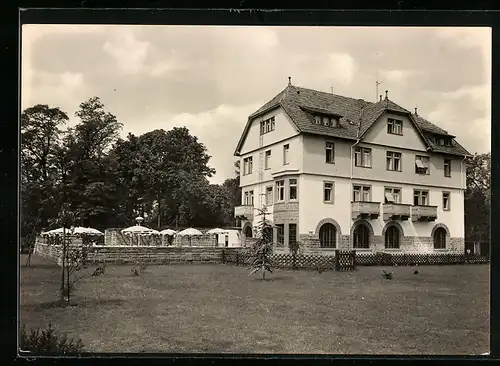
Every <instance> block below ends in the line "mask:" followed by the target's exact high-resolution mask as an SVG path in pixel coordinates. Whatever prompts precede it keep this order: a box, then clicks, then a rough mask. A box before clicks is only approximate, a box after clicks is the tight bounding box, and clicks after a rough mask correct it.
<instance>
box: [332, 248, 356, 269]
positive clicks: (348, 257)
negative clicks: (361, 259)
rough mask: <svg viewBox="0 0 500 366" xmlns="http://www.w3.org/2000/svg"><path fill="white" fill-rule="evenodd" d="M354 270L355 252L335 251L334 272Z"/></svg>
mask: <svg viewBox="0 0 500 366" xmlns="http://www.w3.org/2000/svg"><path fill="white" fill-rule="evenodd" d="M355 269H356V251H355V250H338V249H337V250H335V270H336V271H354V270H355Z"/></svg>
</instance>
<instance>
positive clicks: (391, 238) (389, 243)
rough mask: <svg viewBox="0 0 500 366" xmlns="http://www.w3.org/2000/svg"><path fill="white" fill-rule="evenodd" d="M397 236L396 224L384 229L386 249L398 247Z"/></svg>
mask: <svg viewBox="0 0 500 366" xmlns="http://www.w3.org/2000/svg"><path fill="white" fill-rule="evenodd" d="M399 236H400V235H399V229H398V228H397V227H396V226H389V227H388V228H387V230H386V231H385V247H386V248H387V249H398V248H399Z"/></svg>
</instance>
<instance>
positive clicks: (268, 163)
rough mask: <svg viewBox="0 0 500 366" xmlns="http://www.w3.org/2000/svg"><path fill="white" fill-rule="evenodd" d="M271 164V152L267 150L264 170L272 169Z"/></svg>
mask: <svg viewBox="0 0 500 366" xmlns="http://www.w3.org/2000/svg"><path fill="white" fill-rule="evenodd" d="M270 163H271V150H267V151H266V159H265V162H264V168H265V169H270V167H271V165H270Z"/></svg>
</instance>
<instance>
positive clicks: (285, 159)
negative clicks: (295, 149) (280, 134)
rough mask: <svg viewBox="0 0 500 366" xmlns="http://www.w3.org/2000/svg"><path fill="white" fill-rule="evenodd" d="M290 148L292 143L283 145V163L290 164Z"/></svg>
mask: <svg viewBox="0 0 500 366" xmlns="http://www.w3.org/2000/svg"><path fill="white" fill-rule="evenodd" d="M288 150H290V145H289V144H286V145H283V165H285V164H288Z"/></svg>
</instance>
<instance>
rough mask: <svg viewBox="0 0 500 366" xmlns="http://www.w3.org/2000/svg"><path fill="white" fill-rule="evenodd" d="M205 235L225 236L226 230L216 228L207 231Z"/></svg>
mask: <svg viewBox="0 0 500 366" xmlns="http://www.w3.org/2000/svg"><path fill="white" fill-rule="evenodd" d="M207 234H227V230H224V229H221V228H218V227H216V228H215V229H211V230H208V231H207Z"/></svg>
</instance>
